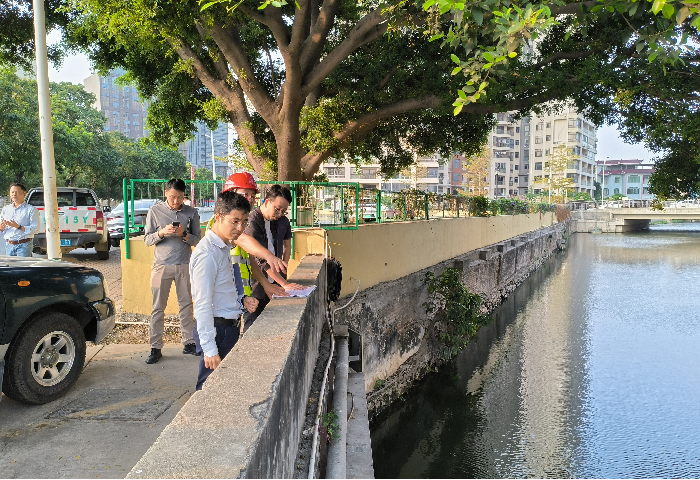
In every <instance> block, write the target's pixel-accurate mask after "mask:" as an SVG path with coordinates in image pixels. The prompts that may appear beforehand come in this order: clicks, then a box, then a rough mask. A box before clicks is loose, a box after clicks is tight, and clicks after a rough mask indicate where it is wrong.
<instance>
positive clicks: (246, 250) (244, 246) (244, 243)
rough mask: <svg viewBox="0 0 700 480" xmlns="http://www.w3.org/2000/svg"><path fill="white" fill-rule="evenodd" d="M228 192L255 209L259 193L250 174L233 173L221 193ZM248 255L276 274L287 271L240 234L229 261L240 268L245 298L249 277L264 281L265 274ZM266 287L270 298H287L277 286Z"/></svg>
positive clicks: (268, 254)
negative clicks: (278, 296) (258, 259)
mask: <svg viewBox="0 0 700 480" xmlns="http://www.w3.org/2000/svg"><path fill="white" fill-rule="evenodd" d="M228 190H233V191H234V192H236V193H237V194H239V195H242V196H243V197H245V199H246V200H248V203H250V207H251V209H252V208H255V196H256V195H257V194H258V193H259V190H258V184H257V183H255V179H254V178H253V176H252V175H251V174H250V173H248V172H241V173H234V174H233V175H231V176H230V177H228V179H226V182H225V183H224V190H223V191H224V192H226V191H228ZM213 222H214V218H213V217H212V219H211V220H210V221H209V225H207V229H209V228H211V226H212V224H213ZM249 254H250V255H254V256H256V257H258V258H261V259H263V260H265V261H266V262H267V263H269V264H270V266H271V267H272V269H273V270H274V271H276V272H285V271H286V270H287V264H286V263H285V262H284V261H283V260H281V259H279V258H277V257H276V256H275V254H274V253H273V252H270V251H269V250H268V249H267V248H265V247H263V246H262V245H261V244H260V243H259V242H258V241H257V240H255V239H254V238H253V237H252V236H250V235H247V234H245V233H242V234H241V235H240V236H239V237H238V239H237V240H236V248H234V249H233V250H231V261H232V262H233V263H234V264H238V265H239V266H240V270H241V277H242V282H243V287H244V288H245V295H246V296H250V293H251V289H250V282H251V277H252V278H254V279H256V280H258V281H260V280H261V279H263V278H265V279H266V277H265V274H264V273H263V272H262V270H260V269H259V268H258V265H257V264H255V265H251V262H250V260H249ZM253 263H255V262H253ZM258 277H259V278H258ZM268 285H269V287H270V288H269V290H270V292H269V295H270V298H272V295H280V296H287V294H286V293H285V291H284V289H283V288H281V287H279V286H278V285H274V284H272V283H267V284H266V285H265V286H266V287H267V286H268Z"/></svg>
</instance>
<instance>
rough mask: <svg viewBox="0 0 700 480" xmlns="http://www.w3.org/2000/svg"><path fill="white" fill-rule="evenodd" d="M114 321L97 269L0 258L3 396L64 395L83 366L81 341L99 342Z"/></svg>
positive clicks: (37, 398) (36, 400)
mask: <svg viewBox="0 0 700 480" xmlns="http://www.w3.org/2000/svg"><path fill="white" fill-rule="evenodd" d="M114 324H115V316H114V303H113V302H112V300H110V299H109V298H108V294H107V291H106V287H105V283H104V278H103V277H102V274H101V273H100V272H98V271H97V270H94V269H92V268H87V267H85V266H83V265H77V264H73V263H68V262H55V261H50V260H44V259H41V258H23V257H6V256H0V388H2V391H3V392H4V393H5V395H7V396H8V397H9V398H12V399H14V400H18V401H21V402H25V403H33V404H41V403H47V402H50V401H52V400H55V399H57V398H58V397H60V396H61V395H63V394H64V393H66V391H68V389H70V387H72V386H73V384H74V383H75V381H76V380H77V379H78V376H79V375H80V372H81V370H82V369H83V364H84V363H85V348H86V346H85V342H86V341H92V342H95V343H97V342H100V341H101V340H102V339H103V338H104V337H105V336H106V335H107V334H108V333H109V332H110V331H111V330H112V328H114ZM3 364H4V383H3V369H2V366H3Z"/></svg>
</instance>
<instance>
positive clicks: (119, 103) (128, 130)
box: [83, 68, 148, 139]
mask: <svg viewBox="0 0 700 480" xmlns="http://www.w3.org/2000/svg"><path fill="white" fill-rule="evenodd" d="M125 73H126V72H125V71H124V70H123V69H121V68H119V69H116V70H112V71H111V72H110V73H109V75H107V76H101V75H98V74H94V75H91V76H89V77H88V78H86V79H85V80H84V81H83V84H84V86H85V90H87V91H88V92H91V93H92V94H93V95H95V103H94V104H93V107H94V108H95V109H97V110H100V111H101V112H102V113H103V114H104V116H105V117H107V122H106V123H105V126H104V129H105V130H106V131H117V132H121V133H123V134H124V135H126V136H127V137H130V138H133V139H139V138H141V137H144V136H146V135H147V132H146V130H144V123H145V120H146V115H147V112H148V105H147V104H146V103H145V102H143V101H142V100H141V98H140V97H139V94H138V93H137V91H136V87H134V86H133V85H125V86H122V85H118V84H117V79H118V78H119V77H121V76H122V75H124V74H125Z"/></svg>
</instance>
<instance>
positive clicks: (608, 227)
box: [571, 204, 700, 233]
mask: <svg viewBox="0 0 700 480" xmlns="http://www.w3.org/2000/svg"><path fill="white" fill-rule="evenodd" d="M571 216H572V219H573V220H575V221H576V226H575V231H577V232H591V231H593V230H600V231H601V232H603V233H624V232H631V231H634V230H644V229H647V228H649V223H650V222H651V221H652V220H668V221H671V220H700V204H689V205H688V206H683V207H677V206H674V207H669V208H664V209H663V210H654V209H652V208H649V207H640V208H634V207H632V208H628V207H620V208H602V209H600V208H596V209H588V210H577V211H573V212H572V213H571Z"/></svg>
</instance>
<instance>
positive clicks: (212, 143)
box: [209, 129, 217, 202]
mask: <svg viewBox="0 0 700 480" xmlns="http://www.w3.org/2000/svg"><path fill="white" fill-rule="evenodd" d="M209 139H210V140H211V174H212V177H213V178H214V201H215V202H216V197H217V193H216V160H214V131H213V130H212V129H209Z"/></svg>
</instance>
